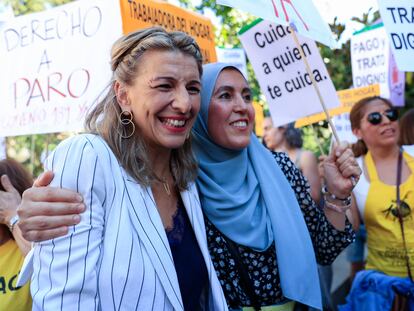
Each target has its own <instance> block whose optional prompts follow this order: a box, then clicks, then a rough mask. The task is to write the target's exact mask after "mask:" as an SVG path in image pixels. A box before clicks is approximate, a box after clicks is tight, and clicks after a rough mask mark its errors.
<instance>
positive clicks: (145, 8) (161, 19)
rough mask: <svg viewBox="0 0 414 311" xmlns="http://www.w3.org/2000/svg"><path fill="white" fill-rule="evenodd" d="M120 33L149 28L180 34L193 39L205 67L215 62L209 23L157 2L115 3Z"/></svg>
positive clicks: (211, 29) (129, 0) (143, 0)
mask: <svg viewBox="0 0 414 311" xmlns="http://www.w3.org/2000/svg"><path fill="white" fill-rule="evenodd" d="M119 1H120V6H121V14H122V27H123V32H124V33H129V32H131V31H134V30H137V29H140V28H146V27H150V26H156V25H158V26H162V27H164V28H165V29H167V30H169V31H182V32H185V33H187V34H189V35H190V36H192V37H193V38H194V39H196V41H197V43H198V45H199V46H200V49H201V52H202V54H203V59H204V62H205V63H211V62H216V61H217V55H216V50H215V43H214V29H213V24H212V23H211V21H210V20H209V19H208V18H206V17H204V16H202V15H200V14H197V13H195V12H191V11H189V10H185V9H182V8H180V7H177V6H174V5H172V4H169V3H166V2H165V1H160V0H119Z"/></svg>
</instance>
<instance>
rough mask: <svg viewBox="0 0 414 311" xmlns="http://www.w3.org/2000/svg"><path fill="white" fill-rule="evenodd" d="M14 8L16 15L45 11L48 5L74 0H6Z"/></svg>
mask: <svg viewBox="0 0 414 311" xmlns="http://www.w3.org/2000/svg"><path fill="white" fill-rule="evenodd" d="M5 1H6V3H7V4H10V5H11V6H12V8H13V11H14V15H16V16H19V15H24V14H27V13H33V12H39V11H43V10H45V9H46V8H48V7H54V6H57V5H61V4H65V3H69V2H72V1H73V0H5Z"/></svg>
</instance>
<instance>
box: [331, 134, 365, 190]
mask: <svg viewBox="0 0 414 311" xmlns="http://www.w3.org/2000/svg"><path fill="white" fill-rule="evenodd" d="M323 172H324V178H325V184H326V187H327V189H328V191H329V192H330V193H332V194H334V195H335V196H336V197H338V198H346V197H348V196H349V195H350V194H351V192H352V189H353V188H354V186H355V184H356V182H357V181H358V180H359V177H360V176H361V173H362V171H361V168H360V167H359V165H358V163H357V161H356V159H355V156H354V154H353V153H352V150H351V148H350V147H349V145H348V143H346V142H342V143H341V144H340V145H338V146H335V147H334V148H333V150H332V152H331V153H330V154H329V155H328V156H327V157H326V159H325V160H324V161H323Z"/></svg>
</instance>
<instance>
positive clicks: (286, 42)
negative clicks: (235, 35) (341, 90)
mask: <svg viewBox="0 0 414 311" xmlns="http://www.w3.org/2000/svg"><path fill="white" fill-rule="evenodd" d="M239 37H240V41H241V42H242V44H243V47H244V49H245V50H246V53H247V56H248V57H249V59H250V62H251V64H252V66H253V69H254V71H255V74H256V77H257V79H258V81H259V84H260V87H261V89H262V92H263V93H264V94H265V96H266V100H267V102H268V105H269V110H270V114H271V116H272V120H273V124H274V125H275V126H279V125H284V124H287V123H290V122H292V121H296V120H297V119H299V118H302V117H304V116H308V115H311V114H314V113H317V112H321V111H322V106H321V105H320V102H319V98H318V96H317V94H316V92H315V90H314V88H313V86H312V81H311V78H310V76H309V74H308V73H307V71H306V68H305V64H304V62H303V60H302V57H301V55H300V51H299V48H298V47H297V46H296V44H295V41H294V40H293V37H292V36H291V35H290V29H289V27H286V26H282V25H276V24H273V23H271V22H268V21H263V20H257V21H255V22H253V23H252V24H251V25H248V26H246V27H245V28H243V29H242V30H241V31H240V34H239ZM299 39H300V45H301V48H302V50H303V52H304V55H305V56H306V58H307V59H308V62H309V64H310V67H311V70H312V72H313V75H314V77H315V80H316V83H318V85H319V89H320V91H321V94H322V97H323V99H324V101H325V103H327V106H328V108H333V107H337V106H339V101H338V97H337V95H336V91H335V88H334V86H333V83H332V81H331V79H330V77H329V74H328V71H327V70H326V67H325V64H324V62H323V60H322V58H321V55H320V54H319V50H318V48H317V46H316V44H315V42H314V41H312V40H310V39H307V38H304V37H299Z"/></svg>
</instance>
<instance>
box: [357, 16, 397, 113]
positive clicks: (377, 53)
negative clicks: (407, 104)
mask: <svg viewBox="0 0 414 311" xmlns="http://www.w3.org/2000/svg"><path fill="white" fill-rule="evenodd" d="M351 63H352V79H353V84H354V87H356V88H358V87H364V86H368V85H372V84H379V85H380V94H381V96H383V97H386V98H389V99H391V101H392V102H393V103H394V105H396V106H403V105H404V85H405V75H404V73H403V72H400V71H399V70H398V69H397V67H396V65H395V62H394V59H393V55H392V53H391V49H390V45H389V41H388V38H387V34H386V32H385V29H384V27H383V26H382V24H379V25H376V26H373V27H372V28H368V29H366V30H363V31H361V32H359V33H356V34H355V35H354V36H352V38H351Z"/></svg>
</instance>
